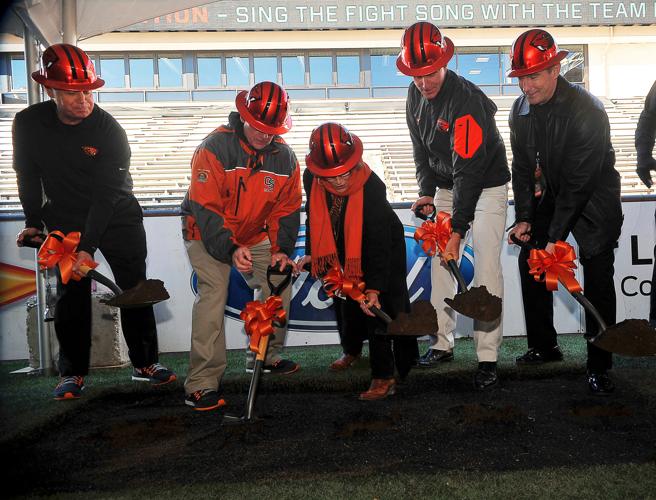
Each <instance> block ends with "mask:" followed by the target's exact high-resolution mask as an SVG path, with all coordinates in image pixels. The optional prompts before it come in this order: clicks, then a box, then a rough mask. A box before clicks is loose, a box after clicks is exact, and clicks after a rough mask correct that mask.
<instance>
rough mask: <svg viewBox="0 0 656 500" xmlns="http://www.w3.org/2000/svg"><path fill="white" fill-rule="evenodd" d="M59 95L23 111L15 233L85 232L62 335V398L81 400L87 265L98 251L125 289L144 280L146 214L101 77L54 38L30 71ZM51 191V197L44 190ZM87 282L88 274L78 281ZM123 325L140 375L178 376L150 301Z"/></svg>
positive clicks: (17, 132) (162, 379)
mask: <svg viewBox="0 0 656 500" xmlns="http://www.w3.org/2000/svg"><path fill="white" fill-rule="evenodd" d="M32 78H34V80H36V81H37V82H39V83H40V84H41V85H43V86H44V87H45V89H46V92H47V93H48V95H49V96H50V98H51V100H50V101H48V102H42V103H39V104H34V105H32V106H30V107H29V108H27V109H25V110H23V111H21V112H20V113H18V114H17V115H16V118H15V119H14V126H13V146H14V157H13V166H14V170H15V171H16V177H17V180H18V194H19V197H20V200H21V204H22V206H23V212H24V213H25V229H23V230H22V231H21V232H20V233H19V234H18V238H17V244H18V246H22V245H23V240H24V238H25V237H26V236H29V237H32V236H35V235H37V234H39V233H41V232H42V231H43V229H44V226H45V227H46V228H47V229H48V230H49V231H53V230H59V231H62V232H63V233H65V234H66V233H69V232H72V231H76V232H80V233H81V238H80V242H79V244H78V246H77V250H78V257H77V261H76V263H75V264H74V265H73V273H74V274H75V275H76V277H77V279H78V280H75V279H72V280H70V281H69V282H68V283H67V284H63V283H62V282H61V279H60V281H59V287H58V288H59V300H58V301H57V306H56V308H55V331H56V333H57V340H58V341H59V373H60V375H61V380H60V383H59V384H58V385H57V387H56V388H55V393H54V397H55V399H58V400H67V399H77V398H79V397H80V396H81V395H82V390H83V389H84V377H85V376H86V375H87V374H88V372H89V352H90V348H91V280H89V279H87V278H82V276H83V274H82V273H81V272H80V264H82V263H84V262H85V261H88V260H92V259H93V254H94V252H95V251H96V250H100V251H101V252H102V254H103V255H104V257H105V258H106V259H107V262H108V263H109V266H110V267H111V269H112V272H113V273H114V278H115V280H116V283H117V284H118V285H119V286H120V287H121V288H123V289H129V288H132V287H134V286H135V285H136V284H137V283H138V282H139V281H141V280H144V279H145V278H146V232H145V230H144V226H143V213H142V210H141V207H140V206H139V203H138V202H137V199H136V198H135V197H134V195H133V194H132V178H131V177H130V173H129V167H130V146H129V145H128V141H127V136H126V134H125V131H124V130H123V129H122V128H121V126H120V125H119V124H118V122H117V121H116V120H115V119H114V118H113V117H112V116H111V115H109V114H108V113H107V112H105V111H103V110H102V109H100V108H99V107H98V106H96V105H95V104H94V102H93V93H92V91H93V90H94V89H97V88H99V87H101V86H102V85H103V84H104V83H105V82H104V81H103V80H102V79H100V78H98V77H97V76H96V72H95V69H94V67H93V63H92V62H91V61H90V60H89V58H88V57H87V55H86V54H85V53H84V51H82V50H80V49H79V48H77V47H75V46H73V45H68V44H56V45H53V46H51V47H48V48H47V49H46V50H45V52H44V53H43V69H42V70H41V71H40V72H39V71H36V72H34V73H32ZM44 194H45V196H44ZM80 278H82V279H80ZM121 325H122V329H123V335H124V336H125V340H126V343H127V345H128V349H129V356H130V361H132V364H133V366H134V370H133V373H132V379H133V380H138V381H148V382H150V383H152V384H156V385H161V384H166V383H169V382H173V381H174V380H175V379H176V376H175V374H174V373H173V372H172V371H170V370H169V369H167V368H165V367H164V366H162V365H161V364H159V363H158V349H157V327H156V324H155V315H154V313H153V308H152V306H150V307H143V308H136V309H122V310H121Z"/></svg>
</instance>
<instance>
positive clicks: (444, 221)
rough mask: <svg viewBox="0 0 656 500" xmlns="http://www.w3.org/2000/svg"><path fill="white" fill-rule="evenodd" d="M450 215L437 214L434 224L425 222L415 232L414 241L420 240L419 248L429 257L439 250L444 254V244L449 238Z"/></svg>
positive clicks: (450, 230) (445, 213) (444, 213)
mask: <svg viewBox="0 0 656 500" xmlns="http://www.w3.org/2000/svg"><path fill="white" fill-rule="evenodd" d="M451 232H452V229H451V215H449V214H448V213H447V212H437V216H436V217H435V222H432V221H429V220H427V221H426V222H424V223H423V224H422V225H421V227H420V228H417V230H416V231H415V241H416V242H417V243H419V240H421V248H422V249H423V251H424V252H426V254H427V255H428V256H429V257H432V256H433V255H435V251H436V250H439V251H440V253H444V249H445V248H446V244H447V243H448V242H449V238H451Z"/></svg>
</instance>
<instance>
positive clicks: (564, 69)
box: [560, 48, 584, 83]
mask: <svg viewBox="0 0 656 500" xmlns="http://www.w3.org/2000/svg"><path fill="white" fill-rule="evenodd" d="M583 68H584V57H583V50H582V48H581V49H579V50H577V49H569V54H568V55H567V57H566V58H565V59H563V60H562V62H561V63H560V74H561V75H563V77H565V79H566V80H567V81H568V82H572V83H583Z"/></svg>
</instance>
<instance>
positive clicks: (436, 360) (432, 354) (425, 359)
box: [417, 349, 453, 368]
mask: <svg viewBox="0 0 656 500" xmlns="http://www.w3.org/2000/svg"><path fill="white" fill-rule="evenodd" d="M452 360H453V349H452V350H450V351H442V350H440V349H428V351H427V352H426V354H424V355H423V356H421V357H420V358H419V362H418V363H417V366H419V367H420V368H433V367H434V366H437V365H439V364H440V363H443V362H446V361H452Z"/></svg>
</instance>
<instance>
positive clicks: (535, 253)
mask: <svg viewBox="0 0 656 500" xmlns="http://www.w3.org/2000/svg"><path fill="white" fill-rule="evenodd" d="M574 259H576V252H575V251H574V248H573V247H572V245H570V244H569V243H566V242H564V241H557V242H556V243H555V247H554V253H553V254H551V253H549V252H547V251H545V250H536V249H533V250H531V253H530V254H529V257H528V261H527V262H528V267H529V271H528V272H529V274H532V275H533V278H534V279H535V281H544V282H545V283H546V285H547V290H549V291H554V290H557V289H558V282H559V281H560V282H561V283H562V284H563V285H564V286H565V288H567V290H569V291H570V292H572V293H574V292H580V291H581V290H583V288H581V285H579V282H578V281H576V278H575V277H574V269H576V264H574Z"/></svg>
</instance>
